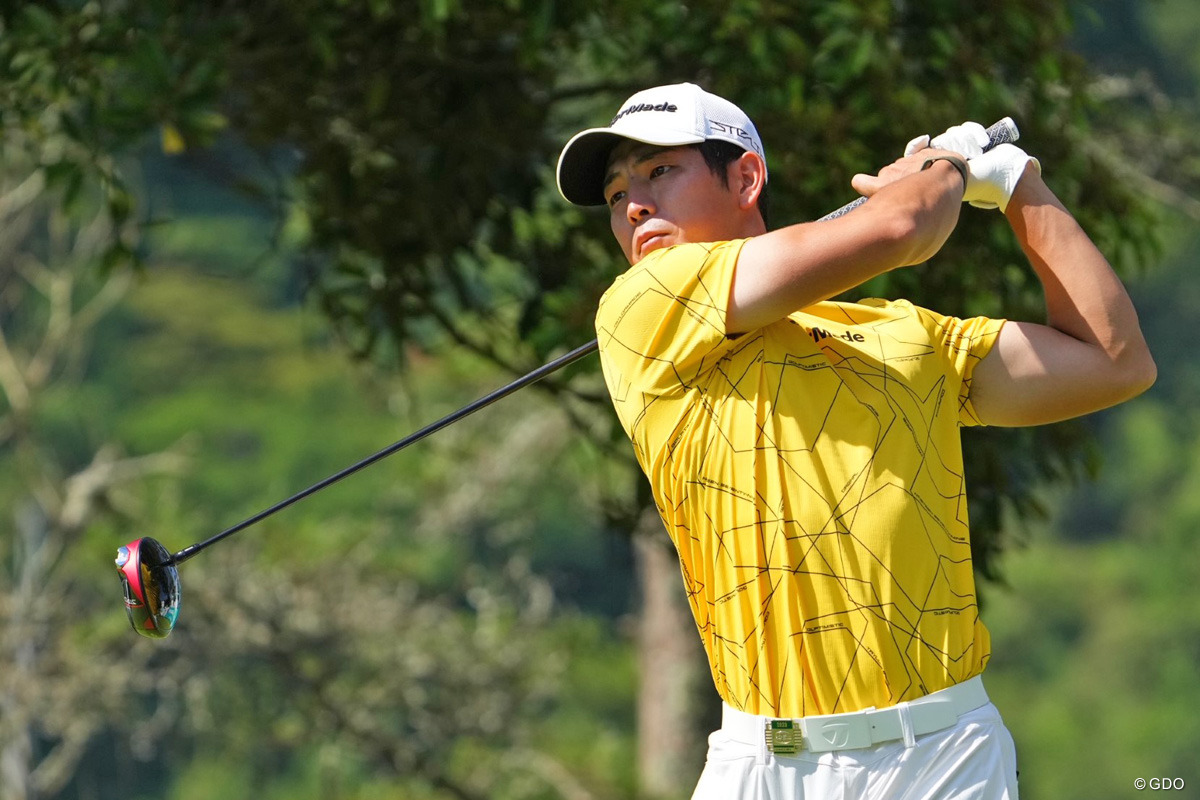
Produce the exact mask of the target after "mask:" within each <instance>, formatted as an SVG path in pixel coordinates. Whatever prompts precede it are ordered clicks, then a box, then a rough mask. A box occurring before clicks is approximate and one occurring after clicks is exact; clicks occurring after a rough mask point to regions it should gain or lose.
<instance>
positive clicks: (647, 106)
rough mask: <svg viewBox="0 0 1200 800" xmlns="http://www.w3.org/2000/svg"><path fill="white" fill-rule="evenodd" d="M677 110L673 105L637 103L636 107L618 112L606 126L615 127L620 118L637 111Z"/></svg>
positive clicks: (677, 107)
mask: <svg viewBox="0 0 1200 800" xmlns="http://www.w3.org/2000/svg"><path fill="white" fill-rule="evenodd" d="M678 110H679V106H677V105H675V104H674V103H659V104H658V105H653V104H651V103H638V104H637V105H632V106H630V107H629V108H623V109H621V110H620V112H619V113H618V114H617V115H616V116H615V117H613V118H612V122H610V123H608V124H609V127H611V126H613V125H616V124H617V120H619V119H620V118H621V117H625V116H628V115H630V114H636V113H638V112H639V111H669V112H675V111H678Z"/></svg>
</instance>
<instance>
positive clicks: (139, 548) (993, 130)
mask: <svg viewBox="0 0 1200 800" xmlns="http://www.w3.org/2000/svg"><path fill="white" fill-rule="evenodd" d="M987 132H988V140H989V141H988V144H987V146H986V147H985V148H984V149H985V150H990V149H991V148H992V147H995V146H996V145H998V144H1003V143H1005V142H1015V141H1016V140H1017V139H1018V137H1019V136H1020V133H1019V132H1018V130H1017V126H1016V125H1015V124H1014V123H1013V121H1012V119H1010V118H1008V117H1005V118H1004V119H1002V120H1000V121H999V122H997V123H995V124H994V125H992V126H991V127H990V128H988V129H987ZM864 202H866V198H865V197H860V198H858V199H857V200H854V201H853V202H850V203H847V204H846V205H844V206H842V207H841V208H839V209H838V210H837V211H834V212H832V213H830V214H827V215H825V216H824V217H821V219H820V220H819V221H822V222H823V221H826V220H830V219H835V218H837V217H840V216H842V215H843V214H845V213H847V212H849V211H852V210H853V209H855V208H857V207H858V206H859V205H861V204H862V203H864ZM597 347H598V344H597V340H595V339H593V340H592V341H590V342H588V343H587V344H585V345H582V346H581V347H577V348H575V349H574V350H572V351H571V352H569V353H567V354H565V355H563V356H560V357H559V358H556V359H554V360H553V361H551V362H549V363H547V364H544V365H543V366H541V367H538V368H537V369H535V370H533V371H532V372H530V373H528V374H527V375H524V376H523V377H520V378H518V379H517V380H515V381H513V382H512V383H509V384H507V385H506V386H502V387H500V388H499V389H496V390H495V391H493V392H492V393H491V394H488V395H486V396H484V397H481V398H479V399H478V400H476V401H474V402H473V403H470V404H469V405H466V406H464V407H462V408H460V409H459V410H458V411H455V412H453V413H451V414H448V415H446V416H445V417H442V418H441V419H439V420H438V421H436V422H433V423H430V424H429V425H426V426H425V427H424V428H421V429H420V430H418V431H416V432H415V433H412V434H409V435H408V436H406V437H404V438H403V439H401V440H399V441H398V442H395V443H394V444H391V445H389V446H387V447H385V448H384V449H382V450H380V451H378V452H376V453H374V454H372V455H370V456H368V457H366V458H364V459H363V460H361V461H358V462H356V463H354V464H351V465H350V466H348V467H346V468H345V469H343V470H341V471H340V472H336V473H334V474H333V475H330V476H329V477H327V478H325V479H324V480H322V481H319V482H317V483H314V484H313V485H312V486H309V487H308V488H307V489H304V490H302V491H300V492H297V493H296V494H294V495H292V496H291V497H288V498H287V499H285V500H281V501H279V502H278V503H276V504H275V505H273V506H271V507H270V508H267V509H265V510H263V511H260V512H259V513H257V514H255V515H254V516H252V517H249V518H247V519H245V520H243V521H241V522H239V523H238V524H236V525H234V526H233V527H230V528H226V529H225V530H223V531H221V532H220V533H218V534H217V535H215V536H213V537H211V538H209V539H205V540H204V541H202V542H198V543H196V544H193V545H191V546H189V547H185V548H184V549H183V550H180V551H179V552H178V553H175V554H172V553H171V551H169V550H168V549H167V548H165V547H163V545H162V544H160V543H159V542H158V541H157V540H156V539H153V538H151V537H149V536H143V537H142V538H140V539H135V540H134V541H132V542H130V543H129V544H127V545H124V546H122V547H120V548H119V549H118V550H117V558H116V565H117V574H118V575H119V576H120V578H121V586H122V589H123V590H124V594H125V611H126V613H127V614H128V615H129V622H130V624H131V625H132V626H133V629H134V630H135V631H136V632H137V633H139V634H141V635H142V636H147V637H150V638H152V639H165V638H166V637H167V636H169V635H170V633H171V631H172V630H174V628H175V622H176V620H177V619H178V617H179V605H180V597H181V596H180V587H179V570H178V567H179V565H180V564H182V563H183V562H184V561H187V560H188V559H189V558H191V557H192V556H194V555H196V554H197V553H199V552H200V551H201V550H204V549H205V548H207V547H209V546H211V545H214V544H216V543H217V542H219V541H221V540H222V539H224V538H226V537H228V536H232V535H233V534H235V533H237V532H239V531H241V530H244V529H246V528H248V527H250V526H251V525H254V524H255V523H257V522H261V521H262V520H264V519H266V518H267V517H269V516H271V515H272V514H274V513H276V512H278V511H282V510H283V509H285V508H287V507H288V506H290V505H292V504H293V503H296V502H299V501H300V500H303V499H304V498H306V497H308V496H309V495H311V494H314V493H315V492H319V491H320V490H322V489H324V488H325V487H327V486H330V485H331V484H334V483H337V482H338V481H340V480H341V479H342V478H345V477H348V476H350V475H352V474H354V473H355V472H358V471H359V470H360V469H363V468H365V467H369V466H370V465H371V464H374V463H375V462H376V461H380V460H381V459H384V458H386V457H387V456H390V455H392V454H393V453H397V452H399V451H400V450H403V449H404V448H405V447H408V446H409V445H410V444H413V443H414V442H418V441H420V440H421V439H424V438H425V437H426V436H428V435H430V434H431V433H435V432H436V431H439V430H441V429H442V428H445V427H446V426H447V425H451V424H453V423H455V422H457V421H458V420H460V419H463V418H464V417H467V416H469V415H471V414H473V413H475V412H476V411H478V410H479V409H481V408H483V407H485V406H488V405H491V404H492V403H494V402H496V401H497V400H499V399H501V398H502V397H506V396H508V395H510V394H512V393H513V392H515V391H517V390H518V389H522V388H524V387H526V386H528V385H530V384H531V383H536V382H537V381H539V380H541V379H542V378H544V377H546V376H547V375H549V374H550V373H552V372H555V371H557V370H559V369H561V368H562V367H565V366H566V365H568V364H570V363H572V362H574V361H578V360H579V359H581V358H583V357H584V356H586V355H588V354H590V353H592V352H593V351H594V350H596V349H597Z"/></svg>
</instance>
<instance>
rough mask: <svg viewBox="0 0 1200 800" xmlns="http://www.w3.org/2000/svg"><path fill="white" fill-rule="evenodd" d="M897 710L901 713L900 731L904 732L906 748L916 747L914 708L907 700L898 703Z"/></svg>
mask: <svg viewBox="0 0 1200 800" xmlns="http://www.w3.org/2000/svg"><path fill="white" fill-rule="evenodd" d="M896 711H897V712H898V713H899V715H900V732H901V733H903V734H904V746H905V747H906V748H911V747H916V746H917V737H916V735H915V734H914V733H913V723H912V708H911V707H910V706H909V705H908V703H907V702H904V703H897V704H896Z"/></svg>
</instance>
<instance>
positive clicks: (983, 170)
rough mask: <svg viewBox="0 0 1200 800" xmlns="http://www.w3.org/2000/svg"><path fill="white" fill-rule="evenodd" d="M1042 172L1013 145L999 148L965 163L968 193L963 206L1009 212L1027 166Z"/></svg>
mask: <svg viewBox="0 0 1200 800" xmlns="http://www.w3.org/2000/svg"><path fill="white" fill-rule="evenodd" d="M1031 162H1032V163H1033V166H1034V167H1035V168H1036V169H1037V171H1038V174H1039V175H1040V174H1041V172H1042V164H1041V162H1040V161H1038V160H1037V159H1036V158H1034V157H1033V156H1031V155H1029V154H1028V153H1026V152H1025V151H1024V150H1022V149H1021V148H1019V147H1017V146H1016V145H1015V144H1000V145H996V146H995V147H993V148H992V149H991V150H988V151H987V152H986V153H983V154H982V155H978V156H975V157H974V158H971V159H969V160H968V161H967V191H966V193H965V194H964V195H963V202H966V203H970V204H971V205H973V206H975V207H976V208H999V209H1000V211H1001V212H1003V211H1004V210H1005V209H1007V208H1008V201H1009V200H1011V199H1012V195H1013V192H1014V191H1015V190H1016V188H1017V182H1018V181H1019V180H1021V176H1022V175H1024V174H1025V166H1026V165H1027V164H1029V163H1031Z"/></svg>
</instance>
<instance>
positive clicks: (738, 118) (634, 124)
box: [558, 83, 766, 206]
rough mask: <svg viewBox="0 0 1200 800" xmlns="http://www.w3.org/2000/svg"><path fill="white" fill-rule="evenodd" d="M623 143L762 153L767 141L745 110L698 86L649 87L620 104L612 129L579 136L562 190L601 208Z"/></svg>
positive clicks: (561, 168)
mask: <svg viewBox="0 0 1200 800" xmlns="http://www.w3.org/2000/svg"><path fill="white" fill-rule="evenodd" d="M622 139H632V140H633V141H635V142H645V143H646V144H658V145H665V146H677V145H685V144H700V143H701V142H703V141H707V140H709V139H719V140H721V141H724V142H731V143H732V144H735V145H737V146H738V147H741V148H742V149H743V150H750V151H753V152H755V153H758V154H759V155H760V156H762V157H763V162H764V163H765V162H766V156H765V155H764V153H763V145H762V139H760V138H759V136H758V131H757V130H756V129H755V127H754V123H753V122H751V121H750V118H749V117H748V116H746V114H745V112H744V111H742V110H741V109H740V108H738V107H737V106H735V105H734V104H733V103H731V102H729V101H728V100H726V99H724V98H721V97H717V96H716V95H715V94H712V93H710V92H706V91H704V90H703V89H701V88H700V87H699V86H697V85H695V84H694V83H675V84H671V85H669V86H656V87H654V88H653V89H645V90H643V91H640V92H638V93H637V94H635V95H633V97H630V98H629V99H628V100H626V101H625V103H624V104H623V105H622V106H621V110H620V111H619V112H617V115H616V116H615V117H613V121H612V122H611V123H609V126H608V127H607V128H589V129H588V130H586V131H583V132H581V133H577V134H575V135H574V136H573V137H571V141H569V142H567V146H566V147H564V148H563V151H562V155H560V156H559V157H558V190H559V191H560V192H562V196H563V197H565V198H567V200H569V201H571V202H572V203H574V204H576V205H580V206H602V205H604V204H605V199H604V174H605V169H606V168H607V167H608V156H609V154H610V153H611V152H612V149H613V147H615V146H616V145H617V143H618V142H620V141H621V140H622Z"/></svg>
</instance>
